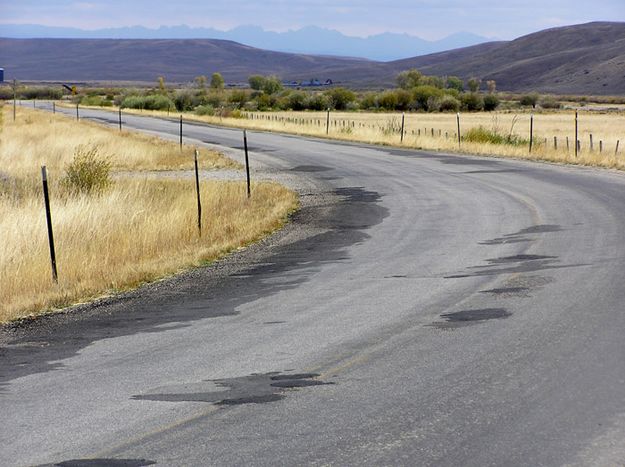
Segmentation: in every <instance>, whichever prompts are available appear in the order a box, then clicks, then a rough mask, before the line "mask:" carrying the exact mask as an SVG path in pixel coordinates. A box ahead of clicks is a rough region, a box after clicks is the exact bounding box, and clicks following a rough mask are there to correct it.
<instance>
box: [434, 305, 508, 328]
mask: <svg viewBox="0 0 625 467" xmlns="http://www.w3.org/2000/svg"><path fill="white" fill-rule="evenodd" d="M510 316H512V313H510V312H509V311H507V310H506V309H504V308H481V309H476V310H462V311H456V312H453V313H443V314H442V315H441V318H443V319H444V320H445V321H438V322H435V323H432V324H430V326H432V327H436V328H439V329H454V328H458V327H463V326H470V325H473V324H477V323H480V322H483V321H488V320H491V319H503V318H508V317H510Z"/></svg>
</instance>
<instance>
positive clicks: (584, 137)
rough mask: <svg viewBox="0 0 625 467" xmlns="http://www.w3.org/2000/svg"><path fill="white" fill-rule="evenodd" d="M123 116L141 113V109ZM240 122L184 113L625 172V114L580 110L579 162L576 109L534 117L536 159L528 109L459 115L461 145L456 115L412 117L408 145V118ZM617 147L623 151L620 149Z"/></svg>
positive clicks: (258, 115)
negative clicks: (477, 132)
mask: <svg viewBox="0 0 625 467" xmlns="http://www.w3.org/2000/svg"><path fill="white" fill-rule="evenodd" d="M124 111H125V112H132V113H138V114H140V113H142V112H141V111H138V110H129V109H128V110H124ZM143 113H144V114H153V115H164V114H166V112H147V111H145V112H143ZM241 116H242V118H232V117H219V116H197V115H193V114H185V118H186V119H189V120H196V121H203V122H206V123H211V124H219V125H225V126H231V127H237V128H247V129H257V130H265V131H278V132H285V133H293V134H299V135H309V136H318V137H324V138H325V137H329V138H333V139H339V140H345V141H358V142H365V143H372V144H383V145H392V146H399V147H406V148H414V149H423V150H434V151H445V152H460V153H468V154H477V155H488V156H502V157H514V158H522V159H530V160H542V161H550V162H558V163H568V164H579V165H589V166H597V167H606V168H617V169H621V170H622V169H625V112H621V111H618V112H598V111H584V110H581V111H580V112H579V117H578V139H579V141H580V149H579V152H578V155H577V157H575V143H574V140H575V112H574V111H541V112H537V113H535V114H534V133H533V135H534V139H533V147H532V152H531V153H530V152H529V131H530V116H531V113H530V112H529V111H519V112H477V113H464V114H461V115H460V127H461V128H460V134H461V135H462V141H461V143H460V147H459V145H458V138H457V131H458V130H457V119H456V114H449V113H407V114H406V115H405V127H404V132H405V133H404V139H403V142H402V141H401V137H400V131H401V130H400V129H401V120H402V115H401V114H398V113H364V112H331V113H330V126H329V131H328V133H327V134H326V118H327V114H326V112H243V113H242V114H241ZM479 127H481V128H483V129H485V130H487V131H488V132H489V133H494V134H497V135H499V136H501V137H502V138H504V139H505V138H506V137H509V139H510V140H514V141H515V143H514V144H493V143H492V142H485V141H480V140H477V141H476V140H473V141H470V140H469V133H470V131H471V130H472V129H476V128H479ZM591 135H592V140H593V146H592V149H591V146H590V138H591ZM554 138H555V140H554ZM567 138H568V145H567ZM617 142H618V152H617V151H616V149H617Z"/></svg>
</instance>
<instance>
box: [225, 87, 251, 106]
mask: <svg viewBox="0 0 625 467" xmlns="http://www.w3.org/2000/svg"><path fill="white" fill-rule="evenodd" d="M248 99H249V95H248V93H247V92H246V91H244V90H242V89H235V90H233V91H232V92H231V93H230V95H229V96H228V102H230V103H231V104H233V105H234V106H236V107H243V106H244V105H245V103H246V102H247V101H248Z"/></svg>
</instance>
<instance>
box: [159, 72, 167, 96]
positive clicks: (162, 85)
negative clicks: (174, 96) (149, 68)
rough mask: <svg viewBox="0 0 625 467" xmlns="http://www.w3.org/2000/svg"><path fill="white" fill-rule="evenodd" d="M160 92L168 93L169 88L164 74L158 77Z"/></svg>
mask: <svg viewBox="0 0 625 467" xmlns="http://www.w3.org/2000/svg"><path fill="white" fill-rule="evenodd" d="M158 92H159V94H166V93H167V88H165V78H163V77H162V76H159V77H158Z"/></svg>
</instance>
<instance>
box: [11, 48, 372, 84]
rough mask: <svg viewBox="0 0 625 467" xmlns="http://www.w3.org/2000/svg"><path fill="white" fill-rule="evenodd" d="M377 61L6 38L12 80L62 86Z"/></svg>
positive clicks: (318, 71)
mask: <svg viewBox="0 0 625 467" xmlns="http://www.w3.org/2000/svg"><path fill="white" fill-rule="evenodd" d="M368 63H370V64H371V65H373V66H375V63H376V62H369V61H368V60H366V59H351V58H339V57H323V56H314V55H301V54H290V53H283V52H272V51H268V50H262V49H256V48H254V47H249V46H246V45H242V44H238V43H236V42H232V41H224V40H217V39H186V40H179V39H164V40H133V39H120V40H117V39H0V64H2V65H0V66H3V67H4V69H5V75H6V78H7V79H11V78H14V77H15V78H18V79H23V80H62V81H150V82H152V81H155V80H156V78H157V77H158V76H164V77H166V79H167V81H170V82H185V81H190V80H192V79H193V78H194V77H196V76H198V75H210V74H211V73H213V72H215V71H219V72H220V73H221V74H222V75H223V76H224V78H225V79H226V81H227V82H247V77H248V76H249V75H250V74H266V75H270V74H274V75H278V76H281V77H282V78H284V79H311V78H319V79H322V78H323V79H325V78H326V70H328V69H349V68H351V67H354V66H357V65H362V64H368Z"/></svg>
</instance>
